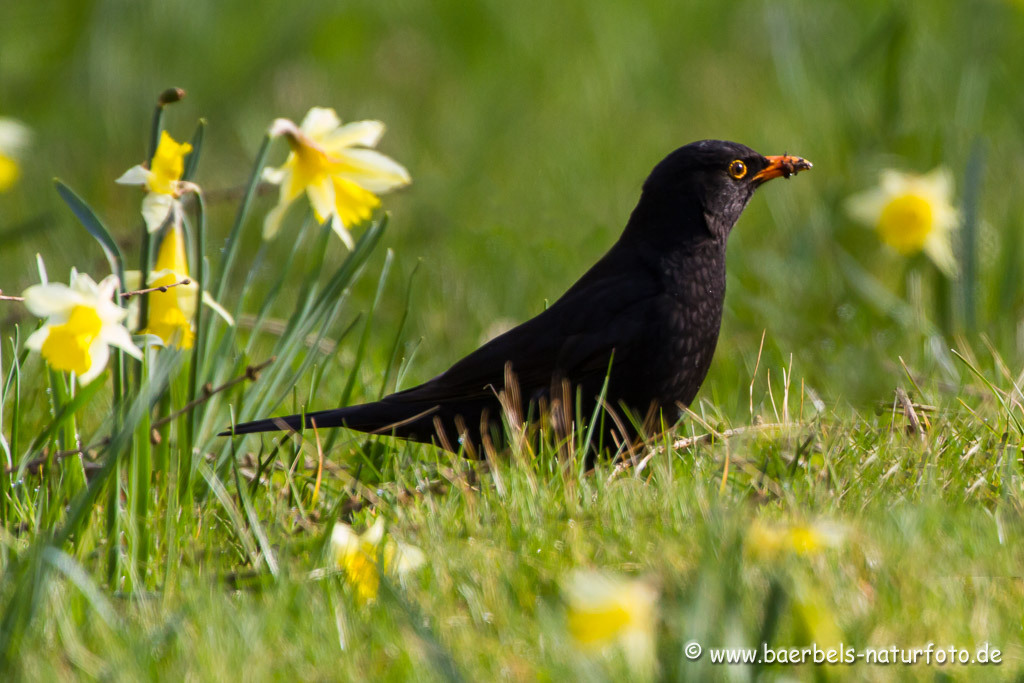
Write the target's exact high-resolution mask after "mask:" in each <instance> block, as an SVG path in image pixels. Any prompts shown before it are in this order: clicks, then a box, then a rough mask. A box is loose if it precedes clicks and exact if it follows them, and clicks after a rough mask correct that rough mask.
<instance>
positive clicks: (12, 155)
mask: <svg viewBox="0 0 1024 683" xmlns="http://www.w3.org/2000/svg"><path fill="white" fill-rule="evenodd" d="M30 137H31V134H30V133H29V129H28V128H27V127H26V126H24V125H22V124H21V123H19V122H18V121H15V120H14V119H6V118H0V193H2V192H6V191H7V190H9V189H11V188H12V187H13V186H14V184H15V183H16V182H18V178H20V177H21V165H20V164H19V163H18V160H19V159H20V158H21V155H22V153H23V152H24V150H25V148H26V147H28V142H29V138H30Z"/></svg>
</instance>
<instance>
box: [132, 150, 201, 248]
mask: <svg viewBox="0 0 1024 683" xmlns="http://www.w3.org/2000/svg"><path fill="white" fill-rule="evenodd" d="M191 151H192V145H190V144H189V143H187V142H180V143H179V142H176V141H175V140H174V138H172V137H171V136H170V135H168V134H167V131H162V132H161V133H160V143H159V144H158V145H157V148H156V154H154V155H153V160H152V163H151V166H150V168H146V167H145V166H143V165H142V164H139V165H138V166H132V167H131V168H129V169H128V170H127V171H125V172H124V174H123V175H122V176H121V177H120V178H118V179H117V180H116V181H115V182H117V183H119V184H121V185H142V186H144V187H145V188H146V190H147V192H146V196H145V197H144V198H143V199H142V218H143V219H144V220H145V221H146V229H147V230H149V231H150V232H156V231H157V230H159V229H160V226H162V225H163V224H164V222H165V221H167V219H168V216H169V217H170V218H171V222H172V224H173V225H178V224H179V223H180V221H181V215H182V208H181V202H180V201H178V199H179V198H180V197H181V195H182V194H183V193H185V192H188V191H196V190H198V188H197V187H196V186H195V185H193V184H192V183H188V182H185V181H183V180H182V179H181V174H182V173H184V171H185V157H186V156H188V154H189V153H190V152H191Z"/></svg>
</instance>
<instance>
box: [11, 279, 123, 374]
mask: <svg viewBox="0 0 1024 683" xmlns="http://www.w3.org/2000/svg"><path fill="white" fill-rule="evenodd" d="M116 291H117V277H116V276H114V275H108V276H107V277H105V278H104V279H103V280H101V281H100V283H99V284H96V282H94V281H93V279H92V278H91V277H89V276H88V275H86V274H85V273H79V272H77V271H75V270H74V269H72V271H71V286H68V285H65V284H62V283H52V284H51V283H46V282H44V283H43V284H39V285H33V286H31V287H29V288H28V289H26V290H25V293H24V297H25V306H27V307H28V310H29V311H31V312H32V313H33V314H34V315H37V316H39V317H40V318H46V321H45V322H44V323H43V326H42V327H40V328H39V329H38V330H36V331H35V332H34V333H33V334H32V335H31V336H30V337H29V338H28V339H26V340H25V346H26V347H27V348H28V349H30V350H32V351H38V352H39V353H40V354H42V356H43V358H44V359H45V360H46V362H47V363H49V364H50V367H52V368H54V369H56V370H62V371H64V372H73V373H75V375H76V376H77V377H78V379H79V381H80V382H81V383H82V384H88V383H89V382H91V381H92V380H93V379H94V378H95V377H96V376H97V375H99V374H100V373H101V372H103V369H104V368H105V367H106V366H107V360H108V359H109V357H110V349H109V348H108V347H109V346H116V347H118V348H120V349H122V350H123V351H125V352H126V353H127V354H128V355H130V356H132V357H134V358H138V359H140V360H141V359H142V352H141V351H140V350H139V348H138V347H137V346H135V344H134V343H133V342H132V336H131V334H129V332H128V330H127V329H126V328H125V326H124V325H122V324H121V321H122V320H124V318H125V316H127V315H128V312H127V311H126V310H124V309H123V308H121V307H120V306H118V305H117V304H115V303H114V301H113V297H114V296H115V293H116Z"/></svg>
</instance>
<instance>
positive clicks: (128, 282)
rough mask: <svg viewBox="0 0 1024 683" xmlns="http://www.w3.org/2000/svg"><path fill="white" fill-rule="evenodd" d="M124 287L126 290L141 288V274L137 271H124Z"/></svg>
mask: <svg viewBox="0 0 1024 683" xmlns="http://www.w3.org/2000/svg"><path fill="white" fill-rule="evenodd" d="M124 286H125V288H126V289H129V290H131V289H139V288H141V287H142V272H141V271H138V270H126V271H124Z"/></svg>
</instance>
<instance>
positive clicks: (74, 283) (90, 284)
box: [70, 268, 99, 297]
mask: <svg viewBox="0 0 1024 683" xmlns="http://www.w3.org/2000/svg"><path fill="white" fill-rule="evenodd" d="M70 282H71V284H70V287H71V289H73V290H75V291H76V292H79V293H80V294H83V295H85V296H89V297H96V296H97V295H98V293H99V285H97V284H96V281H95V280H93V279H92V278H91V277H89V274H88V273H79V272H78V270H76V269H75V268H71V280H70Z"/></svg>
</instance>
